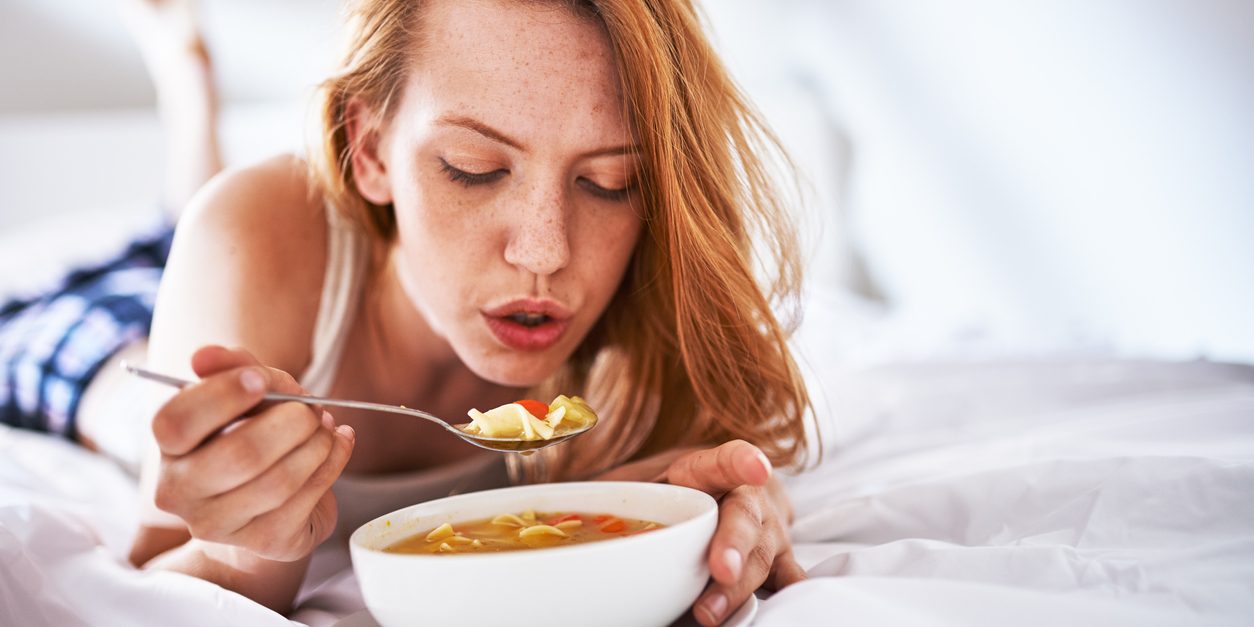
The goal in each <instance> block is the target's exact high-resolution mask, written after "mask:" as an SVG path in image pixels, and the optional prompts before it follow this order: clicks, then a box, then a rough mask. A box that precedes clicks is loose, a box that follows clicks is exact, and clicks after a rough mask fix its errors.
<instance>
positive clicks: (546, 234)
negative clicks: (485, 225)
mask: <svg viewBox="0 0 1254 627" xmlns="http://www.w3.org/2000/svg"><path fill="white" fill-rule="evenodd" d="M567 202H568V198H567V194H566V192H565V190H563V189H562V187H561V186H560V185H557V184H553V185H545V186H540V185H537V186H535V187H533V188H532V189H531V190H529V192H528V193H527V194H526V198H524V199H523V200H522V202H521V205H522V206H521V207H519V210H517V211H515V212H513V213H514V216H515V217H514V220H513V221H514V224H513V225H512V227H513V228H511V229H510V232H511V236H510V239H509V242H508V243H507V244H506V245H505V261H506V262H507V263H509V264H510V265H512V266H515V267H517V268H521V269H523V270H525V271H527V272H529V273H532V274H535V275H537V276H548V275H551V274H554V273H556V272H557V271H558V270H561V269H562V268H565V267H566V264H568V263H570V242H569V235H568V233H567V217H568V215H569V214H568V211H567V207H566V204H567Z"/></svg>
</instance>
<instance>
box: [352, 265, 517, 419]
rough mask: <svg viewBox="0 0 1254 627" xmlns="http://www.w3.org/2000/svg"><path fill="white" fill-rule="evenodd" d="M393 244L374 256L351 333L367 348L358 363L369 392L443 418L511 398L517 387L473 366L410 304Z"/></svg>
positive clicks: (409, 295) (456, 415) (376, 396)
mask: <svg viewBox="0 0 1254 627" xmlns="http://www.w3.org/2000/svg"><path fill="white" fill-rule="evenodd" d="M392 250H393V249H392V248H391V247H389V248H388V249H387V253H385V254H382V255H379V256H378V257H377V258H378V259H379V260H380V261H379V262H378V264H377V266H376V267H377V268H378V270H377V271H376V272H374V273H372V279H371V280H370V282H369V283H368V284H367V286H366V292H365V294H364V298H363V301H362V309H361V311H360V315H359V316H358V318H357V323H356V326H357V329H356V330H355V331H356V332H355V333H354V335H356V336H357V337H358V338H359V341H360V342H361V347H362V348H364V349H365V350H364V351H362V352H361V353H360V354H361V356H362V359H360V360H359V362H358V364H357V366H358V367H360V368H363V369H364V370H365V371H366V372H369V373H370V378H371V381H373V382H374V383H372V384H371V387H372V388H374V389H373V390H372V395H373V396H374V397H375V398H378V399H380V400H382V399H385V398H386V399H389V400H386V401H383V402H392V403H394V404H410V405H412V406H415V407H422V408H427V409H429V411H432V413H435V414H436V415H438V416H444V417H446V418H460V417H461V416H464V415H465V412H466V410H467V409H468V408H470V407H494V406H496V405H499V404H502V403H506V402H509V401H511V400H514V397H516V396H517V394H518V393H519V390H517V389H515V388H508V387H505V386H500V385H497V384H494V383H492V382H489V381H486V380H484V379H482V378H480V377H479V376H477V375H476V374H474V373H473V372H471V371H470V369H469V368H467V367H466V366H465V364H463V363H462V361H461V359H459V358H458V357H457V354H456V353H455V352H454V351H453V348H452V346H450V345H449V343H448V341H447V340H445V339H444V337H442V336H441V335H440V334H439V333H437V332H436V331H435V330H434V329H433V328H432V327H431V324H430V323H429V322H428V320H427V318H426V316H425V315H424V314H423V313H422V311H420V310H419V309H418V307H416V306H415V305H414V301H413V298H417V297H418V296H417V295H411V294H409V293H407V292H406V290H405V286H404V284H403V282H402V280H401V276H400V274H399V272H398V268H397V266H396V263H395V262H394V257H393V255H392V254H390V253H391V251H392ZM499 399H505V400H500V402H497V401H498V400H499Z"/></svg>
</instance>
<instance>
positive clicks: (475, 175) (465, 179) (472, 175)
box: [440, 159, 632, 202]
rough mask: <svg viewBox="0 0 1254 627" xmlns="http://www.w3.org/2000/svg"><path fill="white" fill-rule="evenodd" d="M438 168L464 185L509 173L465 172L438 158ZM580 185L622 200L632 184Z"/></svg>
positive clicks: (586, 182)
mask: <svg viewBox="0 0 1254 627" xmlns="http://www.w3.org/2000/svg"><path fill="white" fill-rule="evenodd" d="M440 169H441V170H443V171H444V174H446V175H447V176H448V178H449V180H450V181H453V182H454V183H460V184H462V185H464V186H466V187H472V186H475V185H487V184H489V183H495V182H497V181H499V180H501V177H503V176H505V175H506V174H509V170H505V169H500V170H493V171H491V172H467V171H465V170H460V169H458V168H455V167H453V166H452V165H450V164H449V162H447V161H445V160H444V159H440ZM579 184H580V187H583V188H584V190H586V191H587V192H588V193H589V194H592V195H593V196H596V197H598V198H601V199H603V200H609V201H613V202H622V201H625V200H627V199H628V198H629V197H630V196H631V192H632V186H631V185H628V186H626V187H623V188H622V189H606V188H604V187H601V186H600V185H597V184H596V183H593V182H592V181H589V180H588V179H579Z"/></svg>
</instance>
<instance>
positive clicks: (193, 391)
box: [152, 366, 269, 456]
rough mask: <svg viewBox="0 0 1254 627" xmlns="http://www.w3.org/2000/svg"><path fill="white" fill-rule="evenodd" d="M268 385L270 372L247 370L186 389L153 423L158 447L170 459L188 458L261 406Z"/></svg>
mask: <svg viewBox="0 0 1254 627" xmlns="http://www.w3.org/2000/svg"><path fill="white" fill-rule="evenodd" d="M268 381H269V371H268V370H267V369H265V368H260V367H257V366H246V367H242V368H234V369H231V370H227V371H224V372H219V373H217V374H213V375H211V376H209V377H207V378H204V379H201V380H200V381H197V382H196V383H193V384H191V385H189V386H187V387H185V388H183V389H182V390H180V391H179V393H178V394H175V395H174V397H172V398H171V399H170V400H169V401H167V402H166V404H165V405H163V406H162V407H161V409H159V410H157V414H156V415H155V416H154V417H153V419H152V433H153V436H154V437H155V438H156V441H157V446H158V447H160V449H161V452H162V453H164V454H166V455H172V456H178V455H185V454H187V453H188V452H190V451H191V450H192V449H194V448H196V447H197V446H200V444H201V443H202V442H204V441H205V439H206V438H208V437H209V436H210V435H211V434H213V433H214V432H216V431H218V430H219V429H221V428H222V427H225V426H226V425H227V424H228V423H230V422H232V421H234V420H235V419H236V418H238V417H240V416H242V415H243V414H245V413H246V412H247V411H248V410H250V409H252V408H253V407H254V406H256V405H257V403H259V402H261V399H262V397H263V396H264V395H265V393H266V388H267V386H268V385H269V383H268Z"/></svg>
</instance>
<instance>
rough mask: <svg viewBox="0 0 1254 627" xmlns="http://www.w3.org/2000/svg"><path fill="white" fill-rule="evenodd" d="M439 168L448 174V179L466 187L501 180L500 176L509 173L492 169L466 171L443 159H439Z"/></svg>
mask: <svg viewBox="0 0 1254 627" xmlns="http://www.w3.org/2000/svg"><path fill="white" fill-rule="evenodd" d="M440 169H441V170H443V171H444V173H445V174H447V175H448V178H449V180H450V181H453V182H454V183H461V184H462V185H465V186H466V187H470V186H472V185H487V184H488V183H495V182H496V181H499V180H501V177H503V176H505V175H506V174H508V173H509V170H493V171H491V172H467V171H465V170H459V169H457V168H455V167H453V166H451V165H449V163H448V162H447V161H445V160H443V159H440Z"/></svg>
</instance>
